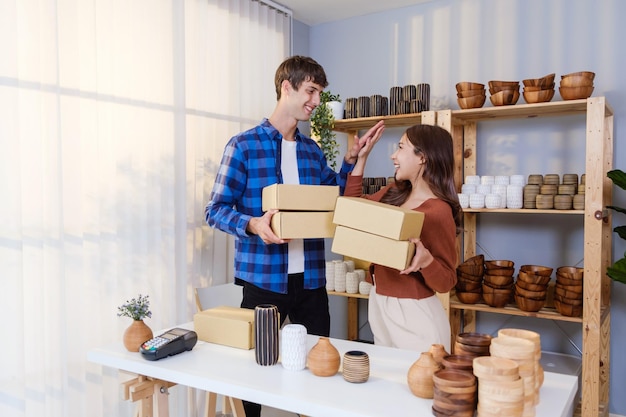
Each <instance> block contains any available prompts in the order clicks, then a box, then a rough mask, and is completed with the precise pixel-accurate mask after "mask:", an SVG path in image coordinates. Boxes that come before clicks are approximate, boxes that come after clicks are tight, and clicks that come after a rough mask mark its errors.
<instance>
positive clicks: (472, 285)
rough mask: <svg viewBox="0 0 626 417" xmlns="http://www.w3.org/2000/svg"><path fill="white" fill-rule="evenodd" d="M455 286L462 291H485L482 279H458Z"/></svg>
mask: <svg viewBox="0 0 626 417" xmlns="http://www.w3.org/2000/svg"><path fill="white" fill-rule="evenodd" d="M454 288H456V290H457V291H460V292H477V293H479V294H480V293H481V292H483V283H482V281H465V280H457V281H456V285H455V286H454Z"/></svg>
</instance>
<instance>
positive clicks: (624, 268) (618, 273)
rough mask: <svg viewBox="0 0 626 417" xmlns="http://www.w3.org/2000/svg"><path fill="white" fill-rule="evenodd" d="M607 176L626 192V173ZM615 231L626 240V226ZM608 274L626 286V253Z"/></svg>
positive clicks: (616, 172)
mask: <svg viewBox="0 0 626 417" xmlns="http://www.w3.org/2000/svg"><path fill="white" fill-rule="evenodd" d="M607 176H608V177H609V178H610V179H611V181H613V184H614V185H616V186H618V187H619V188H621V189H622V190H626V173H624V171H622V170H620V169H615V170H613V171H609V172H607ZM607 207H608V208H609V209H611V210H614V211H616V212H618V213H623V214H626V208H623V207H617V206H607ZM613 231H614V232H615V233H617V235H618V236H619V237H621V238H622V239H624V240H626V225H625V226H617V227H615V228H614V229H613ZM606 274H607V275H608V276H609V277H610V278H611V279H613V280H615V281H619V282H621V283H623V284H626V253H624V256H623V257H622V258H621V259H619V260H618V261H617V262H615V263H614V264H613V265H611V266H609V267H608V268H607V270H606Z"/></svg>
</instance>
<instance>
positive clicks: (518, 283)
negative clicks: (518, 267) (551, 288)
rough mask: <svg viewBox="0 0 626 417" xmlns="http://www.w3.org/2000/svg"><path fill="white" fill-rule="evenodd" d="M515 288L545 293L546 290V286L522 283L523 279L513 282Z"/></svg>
mask: <svg viewBox="0 0 626 417" xmlns="http://www.w3.org/2000/svg"><path fill="white" fill-rule="evenodd" d="M515 286H516V287H520V288H523V289H525V290H527V291H546V290H547V289H548V285H547V284H531V283H528V282H526V281H524V280H523V279H518V280H517V281H515Z"/></svg>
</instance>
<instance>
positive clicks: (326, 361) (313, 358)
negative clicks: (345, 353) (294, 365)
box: [307, 336, 341, 376]
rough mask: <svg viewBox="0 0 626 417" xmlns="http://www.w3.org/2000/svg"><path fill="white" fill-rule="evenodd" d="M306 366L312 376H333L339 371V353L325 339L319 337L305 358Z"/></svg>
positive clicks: (328, 340) (327, 339)
mask: <svg viewBox="0 0 626 417" xmlns="http://www.w3.org/2000/svg"><path fill="white" fill-rule="evenodd" d="M307 364H308V367H309V369H310V370H311V372H312V373H313V375H316V376H333V375H335V374H336V373H337V372H338V371H339V365H340V364H341V358H340V356H339V351H338V350H337V348H336V347H335V346H333V344H332V343H330V339H329V338H327V337H323V336H322V337H320V338H319V340H318V342H317V344H316V345H315V346H313V347H312V348H311V350H310V351H309V354H308V356H307Z"/></svg>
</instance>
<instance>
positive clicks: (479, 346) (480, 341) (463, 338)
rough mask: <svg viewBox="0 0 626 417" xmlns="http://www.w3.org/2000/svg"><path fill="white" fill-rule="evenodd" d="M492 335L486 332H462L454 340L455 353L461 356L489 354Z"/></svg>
mask: <svg viewBox="0 0 626 417" xmlns="http://www.w3.org/2000/svg"><path fill="white" fill-rule="evenodd" d="M490 345H491V336H490V335H488V334H484V333H474V332H467V333H460V334H458V335H457V337H456V340H455V342H454V350H453V352H454V354H455V355H459V356H474V357H476V356H488V355H489V346H490Z"/></svg>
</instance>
